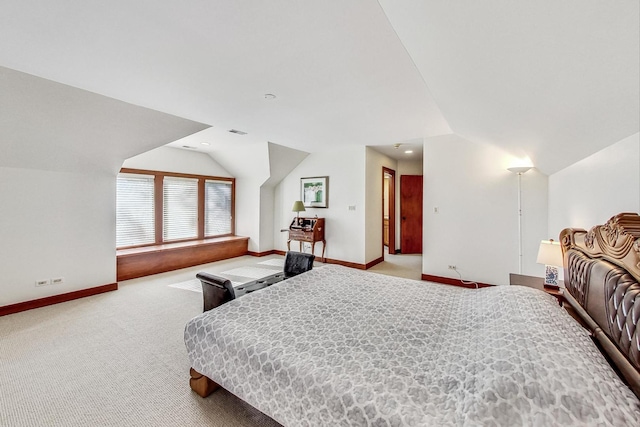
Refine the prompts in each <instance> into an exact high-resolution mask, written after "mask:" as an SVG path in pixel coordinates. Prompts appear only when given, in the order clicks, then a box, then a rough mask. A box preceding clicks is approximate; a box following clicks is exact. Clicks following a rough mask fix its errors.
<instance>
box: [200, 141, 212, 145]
mask: <svg viewBox="0 0 640 427" xmlns="http://www.w3.org/2000/svg"><path fill="white" fill-rule="evenodd" d="M200 144H201V145H211V144H209V143H208V142H201V143H200Z"/></svg>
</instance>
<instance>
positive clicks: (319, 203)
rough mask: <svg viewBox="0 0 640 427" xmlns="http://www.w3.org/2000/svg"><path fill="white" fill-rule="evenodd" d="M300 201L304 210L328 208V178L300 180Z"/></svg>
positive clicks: (319, 177) (317, 177) (318, 177)
mask: <svg viewBox="0 0 640 427" xmlns="http://www.w3.org/2000/svg"><path fill="white" fill-rule="evenodd" d="M300 199H301V200H302V203H304V207H305V208H326V207H328V206H329V177H328V176H316V177H313V178H300Z"/></svg>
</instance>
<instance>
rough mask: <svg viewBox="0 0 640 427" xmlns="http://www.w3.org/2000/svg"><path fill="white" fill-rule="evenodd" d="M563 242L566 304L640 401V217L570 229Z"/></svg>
mask: <svg viewBox="0 0 640 427" xmlns="http://www.w3.org/2000/svg"><path fill="white" fill-rule="evenodd" d="M560 242H561V244H562V252H563V255H564V271H565V273H564V274H565V278H564V282H565V287H566V290H567V291H568V293H569V294H570V295H565V297H566V299H567V301H568V302H569V304H570V305H571V306H572V307H573V309H574V310H575V311H576V313H577V314H578V315H579V316H580V317H581V319H582V320H583V322H584V323H585V325H586V326H587V327H588V328H589V330H590V331H591V333H592V335H593V337H594V338H595V339H596V341H597V342H598V343H599V344H600V346H601V348H602V349H603V351H604V352H605V354H607V356H609V358H610V359H611V361H612V362H613V364H614V365H615V366H616V367H617V368H618V370H619V371H620V374H621V375H622V377H623V378H624V379H625V380H626V381H627V383H628V384H629V387H631V389H632V390H633V391H634V393H635V394H636V395H637V396H638V397H640V327H638V323H639V320H640V284H639V283H638V282H639V281H640V216H638V214H636V213H621V214H618V215H616V216H614V217H612V218H611V219H610V220H609V221H607V223H606V224H604V225H598V226H595V227H593V228H591V230H589V231H588V232H587V231H586V230H582V229H576V228H566V229H564V230H562V232H561V233H560ZM565 294H566V293H565Z"/></svg>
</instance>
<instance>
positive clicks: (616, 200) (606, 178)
mask: <svg viewBox="0 0 640 427" xmlns="http://www.w3.org/2000/svg"><path fill="white" fill-rule="evenodd" d="M639 135H640V134H638V133H636V134H634V135H631V136H629V137H628V138H625V139H623V140H621V141H619V142H617V143H616V144H614V145H611V146H610V147H607V148H605V149H603V150H601V151H599V152H597V153H595V154H593V155H591V156H589V157H587V158H586V159H584V160H581V161H579V162H577V163H575V164H573V165H571V166H569V167H567V168H565V169H563V170H561V171H559V172H556V173H554V174H553V175H551V176H550V177H549V234H550V235H551V236H558V234H559V233H560V231H562V229H564V228H567V227H574V228H584V229H586V230H588V229H589V228H591V227H592V226H594V225H598V224H604V223H605V222H606V221H607V220H608V219H609V218H611V217H612V216H614V215H616V214H618V213H620V212H640V136H639Z"/></svg>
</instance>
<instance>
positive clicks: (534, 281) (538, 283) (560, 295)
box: [509, 273, 564, 305]
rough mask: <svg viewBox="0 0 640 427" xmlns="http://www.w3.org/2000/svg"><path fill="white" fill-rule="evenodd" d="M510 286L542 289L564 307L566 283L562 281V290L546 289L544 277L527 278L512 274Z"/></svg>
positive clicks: (560, 282) (510, 275)
mask: <svg viewBox="0 0 640 427" xmlns="http://www.w3.org/2000/svg"><path fill="white" fill-rule="evenodd" d="M509 284H510V285H519V286H527V287H529V288H536V289H540V290H541V291H545V292H546V293H548V294H549V295H553V296H554V297H556V299H557V300H558V304H560V305H562V303H563V302H564V292H563V290H562V289H563V286H564V283H563V281H562V280H560V281H559V285H560V289H557V290H556V289H549V288H545V287H544V278H543V277H534V276H525V275H523V274H515V273H511V274H509Z"/></svg>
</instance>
